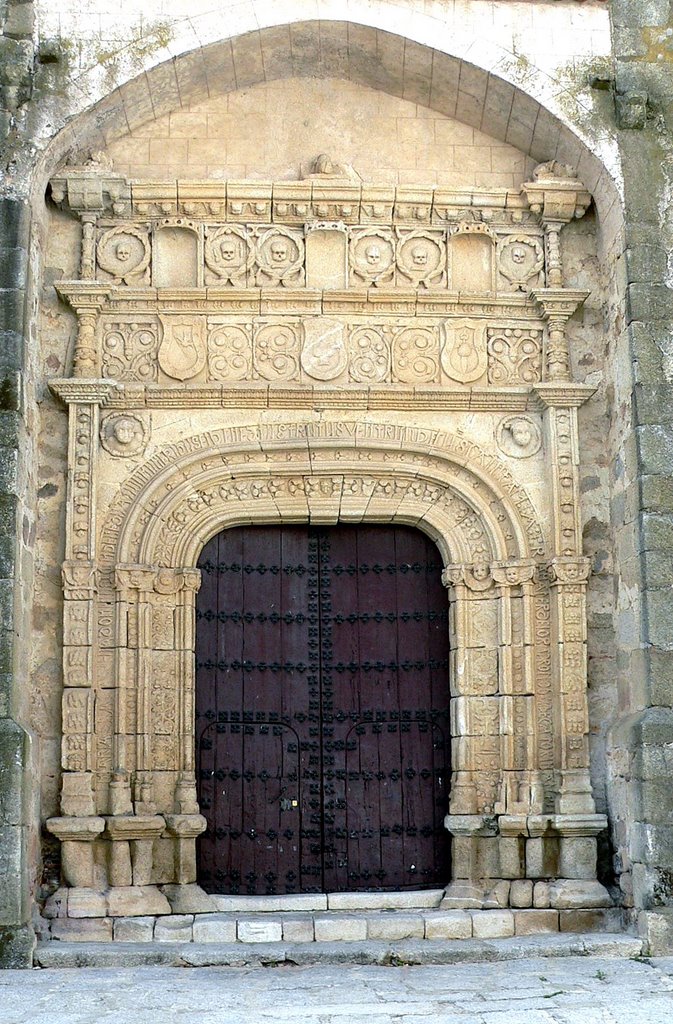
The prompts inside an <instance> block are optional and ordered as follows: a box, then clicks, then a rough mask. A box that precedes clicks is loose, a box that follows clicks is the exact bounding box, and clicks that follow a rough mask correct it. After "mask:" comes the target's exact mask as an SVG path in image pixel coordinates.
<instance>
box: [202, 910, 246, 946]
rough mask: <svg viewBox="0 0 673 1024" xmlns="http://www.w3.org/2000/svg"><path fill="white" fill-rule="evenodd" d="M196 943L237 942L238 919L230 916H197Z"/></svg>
mask: <svg viewBox="0 0 673 1024" xmlns="http://www.w3.org/2000/svg"><path fill="white" fill-rule="evenodd" d="M192 934H193V937H194V942H236V938H237V935H236V918H235V917H232V916H230V915H228V914H196V915H195V916H194V925H193V929H192Z"/></svg>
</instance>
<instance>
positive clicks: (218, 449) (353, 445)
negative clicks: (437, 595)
mask: <svg viewBox="0 0 673 1024" xmlns="http://www.w3.org/2000/svg"><path fill="white" fill-rule="evenodd" d="M384 426H385V432H387V434H388V438H389V441H388V443H385V442H377V441H376V440H374V439H369V440H367V439H366V438H365V437H364V436H362V435H363V434H364V433H366V431H364V430H360V432H359V433H358V431H357V430H356V431H355V432H354V434H353V436H352V437H351V438H350V439H347V440H344V438H343V437H340V438H338V425H337V424H331V425H330V424H328V423H327V424H326V423H322V424H320V431H319V434H320V436H317V437H315V436H311V425H310V424H309V425H306V424H281V425H278V427H277V428H276V430H275V432H274V431H269V430H268V428H266V429H265V428H255V427H250V428H245V430H246V434H247V436H246V440H245V441H241V440H238V441H236V431H235V430H232V431H229V432H227V431H226V430H223V431H220V432H218V435H219V436H218V435H216V434H213V432H211V433H210V434H208V435H200V436H195V437H192V438H189V439H185V440H184V441H182V442H178V443H177V444H175V445H172V446H169V447H168V448H167V449H164V450H162V451H161V452H159V453H158V454H157V455H156V456H154V458H152V459H150V460H149V461H148V463H147V464H146V465H144V466H143V467H142V470H140V471H137V472H136V473H135V474H134V475H133V476H132V477H131V478H130V479H129V480H128V481H127V482H126V483H125V484H124V485H123V486H122V488H121V489H120V491H119V492H118V494H117V497H116V499H115V500H114V501H113V503H112V505H111V508H110V511H109V513H108V515H107V518H106V521H105V523H104V524H103V529H102V534H101V557H102V559H103V560H104V561H106V562H108V563H110V562H111V563H115V562H116V563H125V564H129V563H136V564H150V565H161V566H165V567H171V568H178V567H185V566H193V565H195V564H196V560H197V558H198V555H199V552H200V550H201V548H202V547H203V545H204V544H205V543H206V542H207V541H208V540H209V539H210V537H211V536H213V535H214V534H215V533H217V532H218V531H219V530H221V529H223V528H224V527H225V526H227V525H229V526H233V525H241V524H243V523H249V522H297V521H302V520H304V521H307V520H311V521H322V522H336V521H338V520H342V521H346V522H348V521H349V522H359V521H364V520H368V521H370V522H389V521H392V520H395V521H397V522H400V523H406V524H408V525H416V526H418V527H419V528H420V529H421V530H424V531H425V532H426V533H428V535H429V536H430V537H431V538H432V539H433V540H434V541H435V542H436V543H437V545H438V546H439V549H440V551H441V554H442V557H443V558H444V560H445V562H446V563H447V564H448V563H450V562H463V563H468V562H474V561H492V560H496V561H498V560H507V559H512V558H515V559H516V558H530V557H536V558H541V557H543V556H544V555H545V553H546V543H545V537H544V534H543V531H542V529H541V527H540V525H539V522H538V519H537V515H536V512H535V509H534V507H533V505H532V503H531V501H530V499H529V497H528V495H527V494H526V492H525V491H524V489H523V488H522V487H521V486H520V485H519V484H517V483H516V482H515V481H514V479H513V478H512V476H511V474H510V473H509V470H508V469H507V468H506V466H505V465H504V464H503V463H501V462H499V460H497V459H494V458H493V457H489V456H488V455H487V454H486V453H485V452H484V451H483V450H482V449H480V448H479V446H478V445H476V444H474V443H473V442H470V441H468V440H467V439H465V438H464V437H462V436H459V435H449V434H446V433H443V434H441V436H439V435H437V436H434V437H432V438H431V437H430V436H428V439H427V440H425V441H423V440H413V430H410V429H409V428H405V427H403V426H399V425H396V424H389V425H388V424H386V425H384ZM330 429H331V431H332V433H331V434H330ZM283 436H284V439H282V440H281V438H283ZM337 438H338V440H337ZM401 442H402V443H403V444H404V450H403V451H402V450H400V447H399V445H400V443H401ZM442 449H443V450H442ZM345 452H346V453H347V455H346V457H347V459H348V469H347V470H345V469H344V453H345ZM358 464H359V465H358ZM359 466H361V467H362V468H361V470H360V469H359Z"/></svg>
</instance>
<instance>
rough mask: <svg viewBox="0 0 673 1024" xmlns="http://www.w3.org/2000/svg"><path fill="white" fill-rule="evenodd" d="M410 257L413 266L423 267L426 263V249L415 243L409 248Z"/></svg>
mask: <svg viewBox="0 0 673 1024" xmlns="http://www.w3.org/2000/svg"><path fill="white" fill-rule="evenodd" d="M411 258H412V260H413V263H414V266H415V267H425V266H427V263H428V250H427V249H426V248H424V247H423V246H422V245H417V246H416V247H415V248H414V249H412V250H411Z"/></svg>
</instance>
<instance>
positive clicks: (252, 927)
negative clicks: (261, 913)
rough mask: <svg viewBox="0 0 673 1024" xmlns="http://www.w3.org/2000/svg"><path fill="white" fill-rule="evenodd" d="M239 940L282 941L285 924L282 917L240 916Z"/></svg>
mask: <svg viewBox="0 0 673 1024" xmlns="http://www.w3.org/2000/svg"><path fill="white" fill-rule="evenodd" d="M237 936H238V941H239V942H280V941H281V939H282V937H283V925H282V922H281V919H280V918H277V917H276V918H274V917H269V918H255V919H253V918H248V919H246V918H239V920H238V923H237Z"/></svg>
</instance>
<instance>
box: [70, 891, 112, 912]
mask: <svg viewBox="0 0 673 1024" xmlns="http://www.w3.org/2000/svg"><path fill="white" fill-rule="evenodd" d="M106 910H107V900H106V896H105V893H104V892H96V891H95V890H94V889H81V888H76V889H70V892H69V894H68V917H105V914H106Z"/></svg>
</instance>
